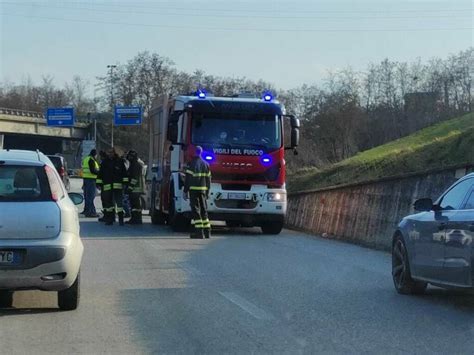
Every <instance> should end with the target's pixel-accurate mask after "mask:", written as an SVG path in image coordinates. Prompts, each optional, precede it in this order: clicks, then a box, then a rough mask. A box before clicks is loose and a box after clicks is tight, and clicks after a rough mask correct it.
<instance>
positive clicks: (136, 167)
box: [128, 159, 145, 193]
mask: <svg viewBox="0 0 474 355" xmlns="http://www.w3.org/2000/svg"><path fill="white" fill-rule="evenodd" d="M143 171H144V163H143V161H141V160H140V159H138V160H135V161H131V162H130V167H129V168H128V176H129V185H130V187H131V190H132V192H134V193H143V192H145V176H144V174H143Z"/></svg>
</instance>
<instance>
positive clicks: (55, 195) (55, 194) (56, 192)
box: [44, 165, 62, 201]
mask: <svg viewBox="0 0 474 355" xmlns="http://www.w3.org/2000/svg"><path fill="white" fill-rule="evenodd" d="M44 171H45V172H46V176H47V177H48V182H49V188H50V189H51V198H52V199H53V201H58V200H59V196H61V192H62V190H61V185H60V184H59V181H58V179H57V178H56V176H55V175H54V170H53V169H51V168H50V167H49V166H47V165H45V166H44Z"/></svg>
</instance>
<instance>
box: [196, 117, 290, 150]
mask: <svg viewBox="0 0 474 355" xmlns="http://www.w3.org/2000/svg"><path fill="white" fill-rule="evenodd" d="M191 136H192V143H193V144H199V145H203V146H209V145H212V146H214V147H219V146H221V147H226V148H230V147H234V146H238V147H249V148H252V147H255V148H259V149H261V150H264V151H270V150H276V149H278V148H280V147H281V144H282V139H281V120H280V116H278V115H235V114H232V115H231V116H230V115H229V116H227V115H222V114H215V115H214V114H212V115H211V114H209V115H205V114H194V115H193V117H192V130H191Z"/></svg>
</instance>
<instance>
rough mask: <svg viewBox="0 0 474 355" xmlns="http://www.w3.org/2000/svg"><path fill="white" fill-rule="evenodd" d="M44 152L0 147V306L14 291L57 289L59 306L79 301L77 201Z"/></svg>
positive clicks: (78, 197) (69, 307)
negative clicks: (2, 148) (68, 191)
mask: <svg viewBox="0 0 474 355" xmlns="http://www.w3.org/2000/svg"><path fill="white" fill-rule="evenodd" d="M82 201H83V197H82V195H81V194H76V193H69V194H68V193H67V192H66V189H65V187H64V184H63V183H62V182H61V178H60V176H59V174H58V173H57V171H56V169H55V166H54V165H53V164H52V163H51V161H50V160H49V159H48V158H47V157H46V156H45V155H43V154H42V153H39V152H31V151H21V150H0V307H2V306H3V307H10V306H11V303H12V294H13V291H15V290H25V289H26V290H28V289H39V290H44V291H58V306H59V308H60V309H62V310H73V309H75V308H77V306H78V302H79V285H80V276H79V269H80V266H81V260H82V254H83V250H84V247H83V245H82V242H81V238H80V236H79V219H78V213H77V208H76V206H75V204H76V205H77V204H80V203H82Z"/></svg>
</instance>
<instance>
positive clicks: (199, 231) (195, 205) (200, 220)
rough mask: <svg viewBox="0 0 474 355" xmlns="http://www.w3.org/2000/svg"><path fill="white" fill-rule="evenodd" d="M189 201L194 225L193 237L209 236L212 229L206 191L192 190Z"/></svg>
mask: <svg viewBox="0 0 474 355" xmlns="http://www.w3.org/2000/svg"><path fill="white" fill-rule="evenodd" d="M189 203H190V205H191V215H192V220H191V224H193V225H194V227H193V231H192V232H191V237H194V236H196V237H200V238H202V237H206V238H209V236H210V231H211V222H210V221H209V215H208V214H207V198H206V193H205V192H202V191H190V192H189Z"/></svg>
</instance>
